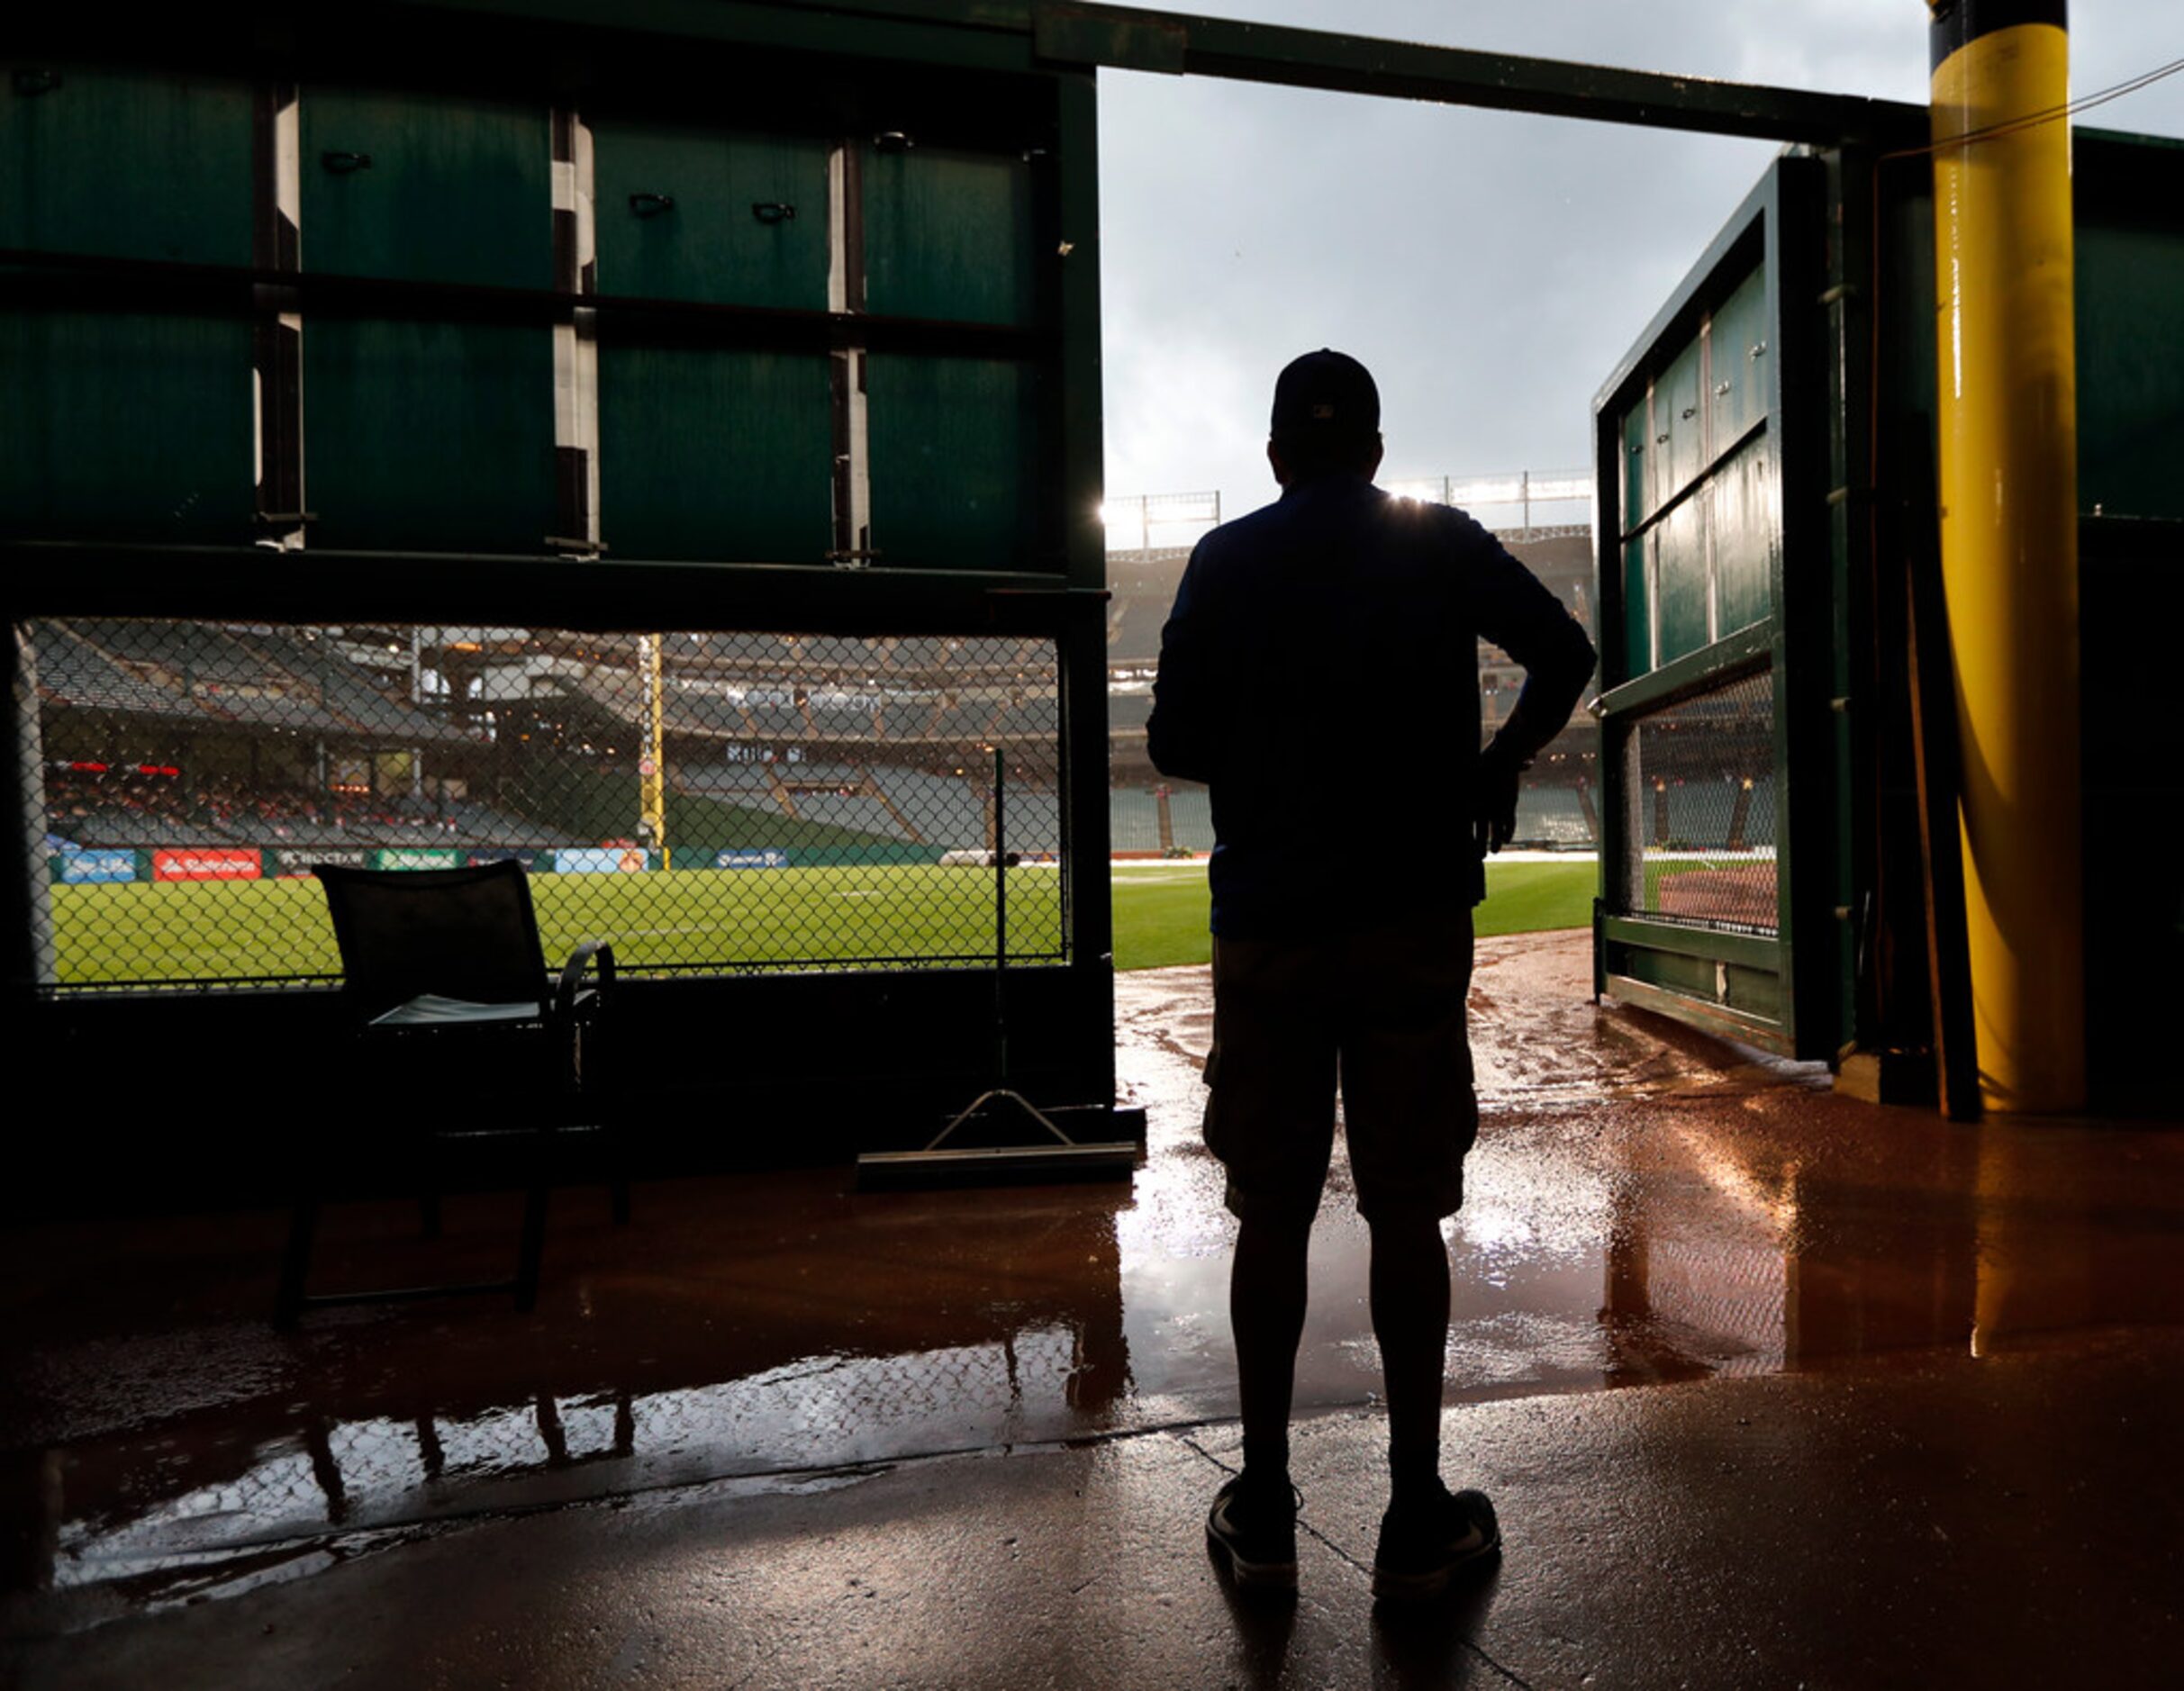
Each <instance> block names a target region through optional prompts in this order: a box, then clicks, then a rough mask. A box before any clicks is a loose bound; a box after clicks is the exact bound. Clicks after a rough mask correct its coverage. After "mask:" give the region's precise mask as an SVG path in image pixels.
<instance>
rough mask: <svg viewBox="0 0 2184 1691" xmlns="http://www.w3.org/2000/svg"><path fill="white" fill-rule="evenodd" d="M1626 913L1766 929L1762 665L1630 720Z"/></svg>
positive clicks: (1767, 680)
mask: <svg viewBox="0 0 2184 1691" xmlns="http://www.w3.org/2000/svg"><path fill="white" fill-rule="evenodd" d="M1629 732H1630V736H1631V738H1630V750H1629V760H1630V761H1629V764H1628V765H1627V768H1628V771H1629V781H1628V788H1627V791H1628V793H1629V805H1630V812H1629V815H1628V817H1627V825H1628V827H1629V830H1630V832H1629V837H1630V838H1631V839H1632V841H1633V842H1635V843H1636V845H1638V847H1639V857H1640V860H1641V864H1642V868H1643V873H1642V874H1641V876H1640V877H1639V878H1638V880H1637V882H1636V883H1635V884H1634V885H1633V888H1632V891H1633V893H1634V894H1636V895H1637V896H1638V897H1639V899H1640V900H1641V901H1640V902H1639V903H1638V904H1637V906H1636V909H1634V910H1632V911H1630V912H1628V913H1629V914H1634V915H1635V914H1643V915H1647V916H1666V917H1673V918H1679V919H1681V920H1685V921H1691V922H1703V923H1705V924H1707V925H1708V926H1709V927H1728V928H1735V929H1739V930H1744V931H1750V932H1763V933H1772V932H1774V931H1775V929H1776V927H1777V923H1778V920H1779V906H1778V903H1777V900H1776V887H1775V860H1774V847H1775V804H1776V796H1777V795H1776V793H1775V788H1774V676H1773V674H1772V671H1770V670H1766V669H1761V670H1757V671H1754V672H1753V673H1751V674H1745V675H1743V676H1740V677H1738V678H1737V679H1736V680H1734V681H1731V682H1728V683H1725V684H1724V685H1722V686H1720V687H1717V688H1716V689H1714V690H1713V691H1712V692H1704V693H1700V694H1699V695H1698V696H1697V697H1694V698H1687V699H1684V700H1681V701H1679V702H1677V703H1675V704H1673V705H1670V706H1668V707H1666V708H1664V709H1663V710H1656V711H1652V712H1649V713H1648V714H1646V715H1645V716H1643V717H1639V718H1637V719H1635V720H1634V721H1633V722H1632V723H1631V725H1630V730H1629Z"/></svg>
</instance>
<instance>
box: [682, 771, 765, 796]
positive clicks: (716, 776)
mask: <svg viewBox="0 0 2184 1691" xmlns="http://www.w3.org/2000/svg"><path fill="white" fill-rule="evenodd" d="M668 773H669V777H670V779H671V780H672V782H673V783H674V784H675V787H676V788H678V789H679V790H681V791H684V792H721V793H730V792H747V793H761V794H764V795H765V796H766V797H767V798H769V799H770V798H771V797H772V796H773V792H774V771H773V766H772V765H771V764H670V765H669V766H668Z"/></svg>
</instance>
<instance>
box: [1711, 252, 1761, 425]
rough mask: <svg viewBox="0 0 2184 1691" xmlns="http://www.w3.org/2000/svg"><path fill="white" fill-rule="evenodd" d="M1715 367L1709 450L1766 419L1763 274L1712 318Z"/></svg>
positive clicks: (1753, 277) (1755, 273)
mask: <svg viewBox="0 0 2184 1691" xmlns="http://www.w3.org/2000/svg"><path fill="white" fill-rule="evenodd" d="M1712 339H1713V347H1712V353H1711V357H1712V363H1713V367H1712V370H1711V371H1710V373H1709V383H1708V392H1707V403H1708V406H1709V407H1710V408H1711V410H1712V413H1713V420H1714V443H1713V448H1712V449H1713V450H1714V451H1716V452H1725V451H1726V450H1727V449H1728V447H1729V443H1730V442H1731V441H1733V440H1735V439H1736V438H1737V437H1738V436H1739V435H1741V434H1743V433H1744V430H1747V429H1749V428H1750V427H1751V426H1752V425H1753V424H1754V423H1755V422H1757V421H1758V420H1760V419H1761V418H1762V417H1764V416H1765V415H1766V414H1767V371H1768V364H1767V351H1766V347H1767V272H1766V270H1765V268H1764V267H1762V268H1760V269H1756V270H1754V271H1753V273H1752V274H1751V275H1750V276H1746V277H1745V278H1744V281H1742V282H1741V283H1739V284H1738V285H1737V286H1736V289H1735V292H1734V293H1732V294H1730V295H1729V297H1728V298H1727V299H1726V300H1724V301H1723V302H1722V303H1721V305H1720V308H1719V309H1718V310H1717V311H1716V312H1715V313H1714V325H1713V336H1712Z"/></svg>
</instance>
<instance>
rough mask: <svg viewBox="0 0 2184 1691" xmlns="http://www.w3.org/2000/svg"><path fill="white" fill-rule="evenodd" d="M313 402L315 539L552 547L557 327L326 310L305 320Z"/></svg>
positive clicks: (308, 399)
mask: <svg viewBox="0 0 2184 1691" xmlns="http://www.w3.org/2000/svg"><path fill="white" fill-rule="evenodd" d="M304 454H305V459H304V502H305V505H306V506H307V508H308V509H310V510H311V511H315V512H317V513H318V517H319V520H317V521H316V522H314V523H313V524H312V526H311V542H312V544H313V546H322V547H370V548H381V549H385V548H414V549H416V550H419V551H427V552H441V551H448V552H471V551H476V552H539V551H542V550H544V549H545V548H544V540H545V538H546V536H547V535H548V534H549V533H551V532H552V531H553V525H554V366H553V343H552V340H551V339H550V338H549V336H548V331H547V330H544V329H538V328H529V327H524V328H513V329H511V328H503V327H499V326H497V325H485V324H471V323H462V324H455V323H407V322H374V321H362V322H352V321H340V320H338V319H315V320H313V321H312V322H310V323H309V324H307V325H306V326H305V329H304Z"/></svg>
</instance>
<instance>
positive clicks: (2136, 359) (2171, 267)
mask: <svg viewBox="0 0 2184 1691" xmlns="http://www.w3.org/2000/svg"><path fill="white" fill-rule="evenodd" d="M2170 215H2171V218H2172V220H2173V217H2174V203H2173V202H2171V213H2170ZM2077 263H2078V312H2077V316H2078V508H2079V509H2080V511H2093V510H2095V509H2096V508H2098V510H2099V511H2101V512H2102V513H2103V514H2104V515H2106V516H2110V517H2166V518H2170V519H2179V518H2184V401H2179V396H2178V381H2177V372H2178V371H2179V369H2184V240H2179V237H2178V234H2177V232H2176V229H2175V227H2174V223H2173V222H2171V223H2170V224H2169V225H2168V226H2163V225H2162V224H2161V223H2160V222H2153V223H2152V224H2151V225H2150V226H2148V227H2143V228H2128V227H2124V226H2121V225H2118V224H2115V223H2109V222H2084V221H2081V222H2080V224H2079V228H2078V259H2077Z"/></svg>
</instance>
